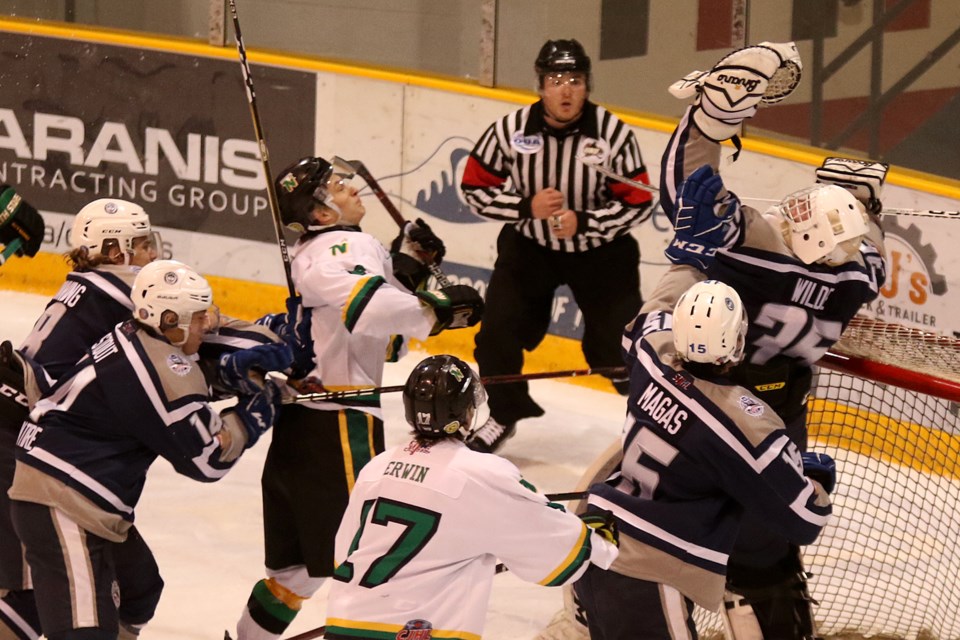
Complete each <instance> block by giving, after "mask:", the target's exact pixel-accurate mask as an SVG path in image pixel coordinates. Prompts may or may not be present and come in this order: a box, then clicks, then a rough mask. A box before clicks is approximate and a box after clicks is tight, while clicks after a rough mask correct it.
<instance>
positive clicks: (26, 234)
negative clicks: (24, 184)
mask: <svg viewBox="0 0 960 640" xmlns="http://www.w3.org/2000/svg"><path fill="white" fill-rule="evenodd" d="M45 229H46V227H45V225H44V223H43V218H41V217H40V214H39V213H37V210H36V209H34V208H33V207H32V206H30V203H29V202H27V201H26V200H24V199H23V198H21V197H20V194H18V193H17V192H16V191H14V189H13V187H11V186H10V185H7V184H4V185H0V243H3V244H4V245H5V246H6V250H5V251H4V252H3V255H4V258H6V257H8V256H9V255H11V254H13V253H16V254H17V255H18V256H27V257H31V258H32V257H33V256H35V255H36V254H37V251H39V250H40V244H41V243H42V242H43V235H44V231H45ZM2 262H3V261H2V260H0V264H2Z"/></svg>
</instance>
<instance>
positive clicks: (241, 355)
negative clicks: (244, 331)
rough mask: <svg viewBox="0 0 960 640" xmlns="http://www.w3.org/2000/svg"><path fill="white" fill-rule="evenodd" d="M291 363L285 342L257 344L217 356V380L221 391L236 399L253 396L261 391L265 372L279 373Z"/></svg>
mask: <svg viewBox="0 0 960 640" xmlns="http://www.w3.org/2000/svg"><path fill="white" fill-rule="evenodd" d="M291 362H293V354H292V353H291V351H290V347H289V346H288V345H287V344H286V343H285V342H274V343H270V344H261V345H258V346H256V347H252V348H250V349H241V350H240V351H234V352H233V353H225V354H223V355H222V356H220V362H219V363H218V365H217V377H218V378H220V382H221V383H222V384H223V386H224V387H226V388H227V389H229V390H231V391H233V392H234V393H236V394H237V395H248V396H249V395H253V394H256V393H259V392H260V391H261V390H262V389H263V387H264V377H263V376H264V374H265V373H266V372H267V371H283V370H285V369H286V368H287V367H289V366H290V363H291Z"/></svg>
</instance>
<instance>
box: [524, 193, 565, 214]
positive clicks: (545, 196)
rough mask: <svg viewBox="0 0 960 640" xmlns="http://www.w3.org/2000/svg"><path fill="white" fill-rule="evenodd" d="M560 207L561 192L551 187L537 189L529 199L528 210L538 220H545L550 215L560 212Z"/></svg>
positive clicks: (561, 202)
mask: <svg viewBox="0 0 960 640" xmlns="http://www.w3.org/2000/svg"><path fill="white" fill-rule="evenodd" d="M562 208H563V194H562V193H560V192H559V191H557V190H556V189H554V188H553V187H547V188H546V189H544V190H543V191H538V192H537V194H536V195H535V196H533V198H532V199H531V200H530V212H531V214H533V217H534V218H537V219H538V220H546V219H547V218H549V217H550V216H552V215H554V214H557V213H560V210H561V209H562Z"/></svg>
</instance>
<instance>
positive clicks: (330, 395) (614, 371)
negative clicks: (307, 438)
mask: <svg viewBox="0 0 960 640" xmlns="http://www.w3.org/2000/svg"><path fill="white" fill-rule="evenodd" d="M626 373H627V369H626V368H625V367H597V368H595V369H569V370H567V371H541V372H538V373H508V374H505V375H500V376H487V377H485V378H480V382H482V383H483V384H485V385H487V384H508V383H511V382H522V381H525V380H543V379H548V378H576V377H579V376H591V375H607V376H618V375H625V374H626ZM404 386H406V385H402V384H396V385H392V386H387V387H363V388H360V389H344V390H342V391H319V392H317V393H303V394H300V395H296V396H289V397H286V398H284V399H283V404H299V403H301V402H321V401H324V400H340V399H343V398H357V397H360V396H369V395H379V394H381V393H395V392H397V391H403V388H404Z"/></svg>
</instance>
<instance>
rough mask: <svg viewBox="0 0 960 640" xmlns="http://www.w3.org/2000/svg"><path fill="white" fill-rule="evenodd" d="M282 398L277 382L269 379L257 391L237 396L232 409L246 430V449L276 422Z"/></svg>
mask: <svg viewBox="0 0 960 640" xmlns="http://www.w3.org/2000/svg"><path fill="white" fill-rule="evenodd" d="M282 398H283V396H282V394H281V392H280V388H279V387H278V386H277V383H276V382H274V381H273V380H269V379H268V380H265V381H264V384H263V387H261V388H260V390H259V391H257V393H254V394H251V395H241V396H239V397H238V398H237V406H235V407H234V408H233V410H234V411H236V412H237V415H238V416H239V417H240V422H241V423H242V424H243V428H244V429H245V430H246V432H247V446H246V448H247V449H249V448H250V447H252V446H253V445H254V444H256V442H257V440H259V439H260V436H262V435H263V434H264V433H266V432H267V429H269V428H270V427H272V426H273V423H274V422H276V420H277V413H278V412H279V411H280V404H281V400H282Z"/></svg>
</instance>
